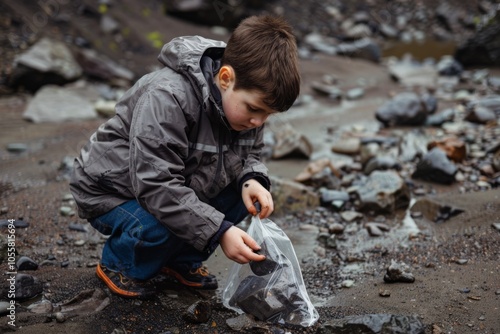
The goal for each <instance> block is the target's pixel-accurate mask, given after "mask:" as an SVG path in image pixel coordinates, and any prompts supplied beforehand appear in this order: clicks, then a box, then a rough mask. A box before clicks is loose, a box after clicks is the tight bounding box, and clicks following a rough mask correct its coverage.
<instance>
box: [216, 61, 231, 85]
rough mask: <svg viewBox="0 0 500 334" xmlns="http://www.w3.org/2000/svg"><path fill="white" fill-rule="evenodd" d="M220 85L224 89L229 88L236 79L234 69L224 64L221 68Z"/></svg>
mask: <svg viewBox="0 0 500 334" xmlns="http://www.w3.org/2000/svg"><path fill="white" fill-rule="evenodd" d="M218 75H219V85H220V87H221V88H222V89H228V88H229V87H230V86H231V85H232V84H233V83H234V81H235V73H234V69H233V68H232V67H231V66H229V65H224V66H222V67H221V68H220V70H219V74H218Z"/></svg>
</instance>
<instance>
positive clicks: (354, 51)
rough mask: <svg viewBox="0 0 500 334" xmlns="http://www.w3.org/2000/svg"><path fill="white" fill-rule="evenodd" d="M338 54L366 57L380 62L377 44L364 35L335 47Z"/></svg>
mask: <svg viewBox="0 0 500 334" xmlns="http://www.w3.org/2000/svg"><path fill="white" fill-rule="evenodd" d="M335 50H336V54H337V55H339V56H347V57H352V58H361V59H366V60H369V61H372V62H375V63H378V62H380V57H381V51H380V47H379V46H378V44H377V43H376V42H375V41H373V40H372V39H370V38H368V37H365V38H362V39H358V40H356V41H354V42H352V43H341V44H338V45H337V46H336V48H335Z"/></svg>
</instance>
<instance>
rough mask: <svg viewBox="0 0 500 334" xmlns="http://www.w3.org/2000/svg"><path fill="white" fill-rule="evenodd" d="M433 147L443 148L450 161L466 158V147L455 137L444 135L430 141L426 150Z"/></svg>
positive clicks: (459, 160)
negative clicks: (442, 137)
mask: <svg viewBox="0 0 500 334" xmlns="http://www.w3.org/2000/svg"><path fill="white" fill-rule="evenodd" d="M434 147H438V148H439V149H441V150H443V151H444V152H445V153H446V156H447V157H448V159H450V160H451V161H454V162H462V161H464V160H465V159H466V158H467V147H466V145H465V143H464V142H463V141H462V140H460V139H458V138H457V137H446V138H444V139H441V140H435V141H431V142H430V143H429V144H428V145H427V149H428V150H432V149H433V148H434Z"/></svg>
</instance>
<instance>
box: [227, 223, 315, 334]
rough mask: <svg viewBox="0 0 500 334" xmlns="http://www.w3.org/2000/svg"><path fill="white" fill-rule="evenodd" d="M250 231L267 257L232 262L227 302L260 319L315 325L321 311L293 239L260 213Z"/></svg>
mask: <svg viewBox="0 0 500 334" xmlns="http://www.w3.org/2000/svg"><path fill="white" fill-rule="evenodd" d="M247 233H248V234H249V235H250V236H251V237H252V238H254V239H255V241H256V242H257V243H258V244H259V245H260V246H261V250H260V251H259V252H258V253H259V254H264V255H265V256H266V259H265V260H264V261H259V262H250V263H247V264H243V265H241V264H238V263H235V264H234V265H233V266H232V268H231V270H230V271H229V277H228V279H227V285H226V287H225V288H224V291H223V293H222V302H223V304H224V306H225V307H227V308H229V309H232V310H234V311H236V312H238V313H247V314H251V315H253V316H254V317H255V318H257V319H258V320H261V321H266V322H271V323H280V324H286V325H295V326H298V325H300V326H303V327H307V326H311V325H313V324H314V323H315V322H316V321H317V320H318V318H319V315H318V312H317V311H316V309H315V308H314V306H313V304H312V303H311V301H310V299H309V296H308V294H307V291H306V288H305V285H304V280H303V278H302V272H301V270H300V266H299V262H298V260H297V256H296V255H295V250H294V249H293V245H292V242H291V241H290V239H289V238H288V237H287V235H286V234H285V233H284V232H283V230H282V229H280V228H279V227H278V226H277V225H276V224H275V223H274V222H272V221H271V220H269V219H264V220H262V221H261V219H260V218H259V217H258V216H254V217H252V222H251V224H250V227H249V228H248V231H247Z"/></svg>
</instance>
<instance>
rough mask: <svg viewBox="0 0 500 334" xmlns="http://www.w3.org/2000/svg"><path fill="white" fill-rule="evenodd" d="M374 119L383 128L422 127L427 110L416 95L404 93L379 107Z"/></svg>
mask: <svg viewBox="0 0 500 334" xmlns="http://www.w3.org/2000/svg"><path fill="white" fill-rule="evenodd" d="M375 117H376V118H377V120H378V121H380V122H382V123H383V124H384V125H385V126H395V125H422V124H424V123H425V121H426V119H427V109H426V107H425V105H424V104H423V103H422V100H421V99H420V97H419V96H418V95H417V94H415V93H412V92H404V93H400V94H398V95H396V96H395V97H394V98H393V99H392V100H390V101H388V102H386V103H385V104H383V105H382V106H380V107H379V108H378V109H377V110H376V112H375Z"/></svg>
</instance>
